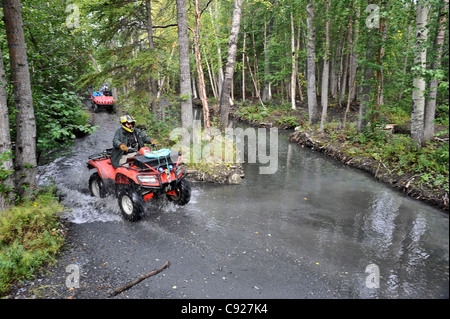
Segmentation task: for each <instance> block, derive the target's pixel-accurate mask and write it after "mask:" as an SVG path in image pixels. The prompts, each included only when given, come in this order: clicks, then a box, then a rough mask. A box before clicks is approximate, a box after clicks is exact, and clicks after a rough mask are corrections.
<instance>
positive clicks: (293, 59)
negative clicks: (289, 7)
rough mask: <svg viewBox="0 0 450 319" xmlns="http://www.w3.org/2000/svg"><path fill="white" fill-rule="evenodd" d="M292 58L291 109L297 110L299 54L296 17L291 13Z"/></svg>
mask: <svg viewBox="0 0 450 319" xmlns="http://www.w3.org/2000/svg"><path fill="white" fill-rule="evenodd" d="M291 56H292V72H291V109H293V110H295V85H296V82H297V81H296V80H295V79H296V74H295V61H296V60H297V59H296V57H297V54H296V53H295V29H294V17H293V15H292V12H291Z"/></svg>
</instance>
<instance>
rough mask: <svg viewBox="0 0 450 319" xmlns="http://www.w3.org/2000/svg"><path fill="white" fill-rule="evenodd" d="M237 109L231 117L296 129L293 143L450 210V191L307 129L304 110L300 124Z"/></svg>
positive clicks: (299, 119)
mask: <svg viewBox="0 0 450 319" xmlns="http://www.w3.org/2000/svg"><path fill="white" fill-rule="evenodd" d="M237 111H238V108H237V107H234V108H232V109H231V111H230V117H231V118H233V119H234V120H238V121H242V122H244V123H247V124H248V125H251V126H256V127H278V128H280V129H284V130H295V131H294V132H293V133H290V135H289V139H290V141H291V142H293V143H297V144H299V145H301V146H302V147H307V148H310V149H312V150H314V151H318V152H321V153H323V154H325V155H327V156H330V157H332V158H334V159H336V160H338V161H340V162H342V163H343V164H345V165H347V166H350V167H354V168H357V169H360V170H362V171H365V172H368V173H370V174H371V175H372V176H374V178H376V179H377V180H379V181H381V182H383V183H386V184H388V185H390V186H391V187H392V188H394V189H396V190H398V191H400V192H402V193H404V194H406V195H407V196H410V197H412V198H414V199H417V200H420V201H423V202H426V203H428V204H431V205H432V206H435V207H438V208H440V209H443V210H446V211H448V210H449V196H448V192H447V191H446V190H444V189H437V188H429V187H425V186H424V185H423V184H422V183H420V181H421V174H414V173H411V172H404V173H403V174H401V175H398V174H396V173H394V172H393V170H390V169H389V168H388V167H386V165H385V164H384V163H383V162H382V161H381V160H379V159H378V160H377V159H375V158H374V157H373V156H358V155H353V154H352V152H351V151H349V149H348V148H346V147H344V146H343V145H342V143H339V142H337V141H333V139H332V138H330V136H328V135H327V134H325V133H320V132H318V131H316V130H314V129H311V128H307V126H306V125H304V123H306V119H304V118H302V116H301V114H302V113H301V110H299V111H297V112H296V113H297V114H296V118H297V122H298V123H300V125H299V126H294V125H287V124H286V123H281V121H279V119H278V118H277V117H273V118H271V117H268V118H267V117H266V118H264V119H263V120H262V121H261V120H258V119H254V118H253V119H252V120H248V119H247V118H246V117H245V116H243V115H241V114H239V113H238V112H237ZM335 115H336V114H335ZM352 147H358V146H352Z"/></svg>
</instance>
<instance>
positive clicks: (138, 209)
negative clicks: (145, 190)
mask: <svg viewBox="0 0 450 319" xmlns="http://www.w3.org/2000/svg"><path fill="white" fill-rule="evenodd" d="M117 197H118V199H119V207H120V211H121V212H122V216H123V217H124V218H125V219H126V220H128V221H131V222H134V221H137V220H139V219H141V218H142V216H143V215H144V214H145V211H146V207H145V201H144V198H143V197H142V196H141V194H139V193H138V192H137V191H135V190H134V189H133V188H131V187H121V189H120V190H119V192H118V196H117Z"/></svg>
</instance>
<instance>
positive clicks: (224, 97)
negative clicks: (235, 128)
mask: <svg viewBox="0 0 450 319" xmlns="http://www.w3.org/2000/svg"><path fill="white" fill-rule="evenodd" d="M242 2H243V0H235V2H234V10H233V21H232V23H231V32H230V40H229V42H228V56H227V65H226V68H225V76H224V80H223V86H222V92H221V95H220V103H219V106H220V121H221V128H222V130H225V129H226V128H227V126H228V116H229V113H230V94H231V85H232V81H233V74H234V65H235V64H236V52H237V42H238V36H239V28H240V26H241V15H242Z"/></svg>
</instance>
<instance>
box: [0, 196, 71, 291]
mask: <svg viewBox="0 0 450 319" xmlns="http://www.w3.org/2000/svg"><path fill="white" fill-rule="evenodd" d="M63 210H64V207H63V206H62V205H61V204H60V203H59V202H58V199H57V198H56V197H55V196H54V191H53V188H48V189H45V190H42V191H40V192H39V193H38V194H37V195H36V196H35V197H34V198H32V199H27V200H24V201H23V202H22V203H21V204H20V205H18V206H14V207H12V208H10V209H9V210H6V211H3V212H0V296H2V295H4V294H6V293H7V292H8V291H9V290H10V289H11V286H12V285H13V284H14V283H15V282H17V281H19V280H24V279H27V278H30V277H32V276H33V273H34V272H35V271H36V270H37V269H39V268H40V267H41V266H43V265H45V264H48V263H50V262H52V261H54V258H55V256H56V255H57V253H58V252H59V250H60V248H61V247H62V245H63V244H64V234H63V231H62V229H61V227H60V222H59V218H58V215H59V214H60V213H62V212H63Z"/></svg>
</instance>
